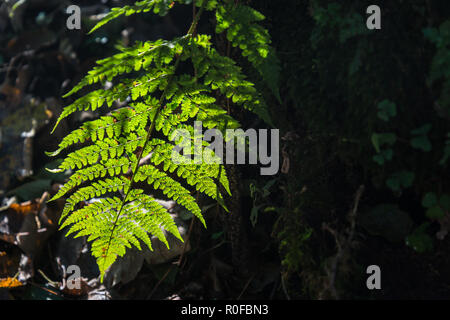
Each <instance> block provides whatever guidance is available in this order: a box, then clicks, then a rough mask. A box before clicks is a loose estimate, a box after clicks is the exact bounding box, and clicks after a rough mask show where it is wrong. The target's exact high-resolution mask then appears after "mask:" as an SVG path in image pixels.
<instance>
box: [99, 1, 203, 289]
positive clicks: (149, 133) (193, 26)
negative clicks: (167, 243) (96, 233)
mask: <svg viewBox="0 0 450 320" xmlns="http://www.w3.org/2000/svg"><path fill="white" fill-rule="evenodd" d="M207 1H208V0H204V1H203V2H202V6H201V8H200V10H199V11H198V13H197V15H196V16H195V17H194V20H193V21H192V24H191V26H190V28H189V30H188V32H187V34H186V36H188V37H189V38H190V39H192V37H193V36H194V32H195V30H196V28H197V24H198V21H199V20H200V17H201V15H202V13H203V11H204V9H205V4H206V2H207ZM180 61H181V53H180V55H179V56H178V57H177V59H176V61H175V65H174V70H173V73H172V74H171V75H170V77H169V79H168V82H167V85H166V87H165V88H164V91H163V93H162V94H161V97H160V98H159V103H158V107H157V109H156V112H155V115H154V117H153V121H152V123H151V125H150V127H149V129H148V131H147V135H146V137H145V142H144V145H143V147H142V149H141V151H140V152H139V156H138V158H137V160H136V164H135V166H134V169H133V172H132V175H131V180H130V181H131V182H130V187H129V188H128V190H127V192H126V193H125V195H124V198H123V201H122V203H121V205H120V208H119V210H118V211H117V215H116V217H115V220H114V223H113V228H112V230H111V234H110V236H109V240H108V245H107V246H106V250H105V256H106V257H107V256H108V251H109V248H110V245H111V240H112V237H113V234H114V231H115V229H116V227H117V222H118V220H119V217H120V214H121V212H122V209H123V207H124V206H125V203H126V201H127V198H128V195H129V194H130V191H131V190H132V188H131V185H132V184H133V181H134V177H135V175H136V173H137V171H138V169H139V163H140V162H141V159H142V156H143V154H144V151H145V149H146V148H147V145H148V142H149V141H150V139H151V137H152V134H153V131H154V130H155V125H156V119H157V118H158V116H159V113H160V111H161V107H162V105H163V102H164V100H165V98H166V95H167V91H168V90H167V89H168V88H169V87H170V84H171V83H172V81H173V78H174V76H175V72H176V70H177V69H178V66H179V64H180ZM105 263H106V259H105V260H104V261H103V267H102V269H104V266H105ZM101 277H102V280H103V274H102V276H101Z"/></svg>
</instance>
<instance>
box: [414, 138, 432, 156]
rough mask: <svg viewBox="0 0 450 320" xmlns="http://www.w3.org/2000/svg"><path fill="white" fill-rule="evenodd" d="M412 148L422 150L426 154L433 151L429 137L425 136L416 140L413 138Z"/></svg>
mask: <svg viewBox="0 0 450 320" xmlns="http://www.w3.org/2000/svg"><path fill="white" fill-rule="evenodd" d="M410 142H411V146H412V147H413V148H414V149H419V150H422V151H424V152H430V151H431V149H432V145H431V142H430V140H429V139H428V137H427V136H425V135H423V136H419V137H416V138H412V139H411V141H410Z"/></svg>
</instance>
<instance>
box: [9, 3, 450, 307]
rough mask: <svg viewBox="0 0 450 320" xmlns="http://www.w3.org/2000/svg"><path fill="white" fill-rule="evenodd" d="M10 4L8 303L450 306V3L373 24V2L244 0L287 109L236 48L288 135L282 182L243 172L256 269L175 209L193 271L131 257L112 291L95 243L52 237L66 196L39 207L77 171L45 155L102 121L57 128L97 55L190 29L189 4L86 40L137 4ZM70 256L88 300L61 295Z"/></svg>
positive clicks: (389, 9) (387, 13) (403, 9)
mask: <svg viewBox="0 0 450 320" xmlns="http://www.w3.org/2000/svg"><path fill="white" fill-rule="evenodd" d="M13 2H14V1H12V2H9V3H7V2H5V1H1V2H0V44H1V45H0V200H1V201H2V204H1V207H2V208H1V209H0V210H1V211H0V278H3V279H5V278H8V277H9V278H11V277H14V275H17V272H18V274H19V275H18V279H19V280H21V281H23V283H26V285H23V286H20V287H18V288H16V289H11V288H10V289H3V290H2V289H0V296H1V297H2V298H6V299H11V298H15V299H44V298H50V299H62V298H70V299H80V298H84V297H86V296H89V297H90V298H96V297H97V296H96V295H97V294H102V295H103V296H104V297H106V296H107V297H112V298H118V299H145V298H151V299H163V298H167V297H172V298H173V297H179V298H181V299H186V298H191V299H200V298H204V299H213V298H227V299H228V298H230V299H236V298H243V299H244V298H245V299H252V298H261V299H448V298H450V237H449V236H448V231H449V228H450V185H449V184H450V179H449V177H450V175H449V170H448V158H449V157H450V126H449V120H450V3H449V2H448V0H410V1H402V0H396V1H382V0H379V1H376V2H377V3H376V4H377V5H379V6H380V7H381V14H382V29H381V30H368V29H367V28H366V19H367V17H368V16H367V15H366V8H367V7H368V6H369V5H371V4H374V3H372V2H373V1H365V0H361V1H354V0H342V1H329V0H298V1H293V0H290V1H289V0H278V1H269V0H258V1H256V0H254V1H245V2H246V3H249V4H250V5H251V6H252V7H254V8H255V9H257V10H259V11H261V12H262V13H263V14H264V15H265V16H266V18H267V19H266V20H265V21H264V25H265V27H266V28H267V29H268V30H269V31H270V34H271V36H272V40H273V46H274V47H275V48H276V50H277V55H278V58H279V60H280V67H281V78H280V81H279V85H280V96H281V101H278V100H277V99H276V98H275V97H273V96H272V95H270V91H269V90H267V89H265V88H264V83H262V81H261V80H260V79H259V77H258V74H257V72H256V71H254V70H253V69H252V68H251V66H249V65H248V63H247V62H246V61H245V59H243V58H242V57H241V56H240V53H239V51H237V50H235V51H232V53H231V54H232V57H233V58H234V59H235V60H237V61H239V62H240V63H241V64H242V65H243V66H244V68H245V70H246V72H247V74H250V77H251V79H252V81H255V82H256V83H257V85H258V86H259V87H260V88H261V90H262V91H263V92H266V95H267V96H266V97H265V98H266V100H267V102H268V104H269V107H270V113H271V116H272V119H273V122H274V125H275V127H276V128H279V129H280V136H281V137H282V138H281V145H280V157H281V164H282V167H281V171H280V172H279V174H277V175H276V176H273V177H263V176H259V174H258V172H259V170H258V168H253V167H250V166H249V167H246V166H242V167H240V166H238V170H239V171H240V172H239V176H240V180H239V183H238V184H237V185H238V187H239V194H240V195H241V197H240V214H241V215H242V221H243V226H242V228H240V229H239V230H240V231H239V232H242V233H243V236H242V237H243V238H245V239H247V241H246V242H243V243H242V244H241V245H242V246H245V249H246V250H243V252H244V253H243V255H244V257H243V258H242V259H245V264H246V268H238V267H237V266H236V264H237V265H239V261H238V262H236V261H235V260H236V259H235V256H234V255H233V251H234V252H236V250H239V249H238V248H236V244H233V243H230V239H229V237H228V231H227V230H226V229H225V228H224V227H223V225H222V223H221V222H220V219H218V217H217V215H216V214H215V210H208V208H205V212H206V219H207V221H208V225H209V227H208V229H207V230H204V229H203V228H202V227H201V226H200V225H199V224H193V223H191V221H190V218H189V217H185V219H183V212H181V213H180V224H182V225H184V228H185V229H186V232H189V235H190V248H189V249H190V250H187V251H186V252H182V256H183V261H182V263H180V264H179V265H174V264H172V260H171V259H160V260H158V259H157V258H155V259H156V260H157V263H154V262H153V263H149V262H148V261H147V262H144V261H143V260H142V258H139V255H138V254H137V253H130V257H131V258H129V259H128V260H124V261H123V262H121V264H120V266H119V267H118V268H119V269H117V270H115V273H114V275H113V276H111V277H110V279H109V280H108V281H107V283H106V284H105V285H100V284H99V283H97V282H96V281H95V277H96V276H97V272H98V270H95V261H93V260H92V258H91V257H90V254H89V252H86V250H85V249H86V246H87V244H86V243H85V240H83V239H81V240H73V239H65V238H64V232H63V231H60V232H58V231H57V226H56V222H57V221H58V214H60V212H61V208H62V206H63V203H61V202H57V203H55V204H49V205H45V201H43V200H42V199H44V198H45V197H43V196H44V195H45V193H46V192H48V193H49V194H54V193H55V191H56V190H57V188H58V186H59V184H60V183H62V182H64V180H65V179H66V178H67V177H66V176H64V175H59V176H55V175H51V174H50V173H48V172H46V171H45V168H46V167H47V168H49V167H50V168H51V167H55V166H56V163H55V160H54V159H51V158H48V157H47V156H46V155H45V153H44V151H53V150H56V149H57V145H58V143H59V141H60V140H61V138H62V137H63V136H64V135H65V134H67V133H68V132H69V131H70V130H73V129H74V128H76V127H77V126H78V125H79V124H80V123H81V122H82V121H84V120H86V119H90V118H93V117H96V116H97V114H95V113H87V112H83V113H81V114H79V115H77V116H74V117H72V118H71V119H70V120H69V121H65V122H63V123H62V125H61V126H60V127H59V129H58V130H57V131H56V132H55V133H54V134H53V135H50V131H51V129H52V128H53V125H54V123H55V121H56V119H57V117H58V116H59V114H60V112H61V110H62V107H63V106H65V105H67V101H64V100H63V99H62V98H61V97H62V95H63V94H64V93H66V92H67V91H68V90H69V89H70V88H71V87H72V86H73V85H75V84H76V83H77V82H78V81H79V80H80V79H81V77H82V76H83V75H85V74H86V73H87V71H89V70H90V69H91V68H92V67H93V66H94V64H95V61H96V60H98V59H101V58H104V57H106V56H109V55H111V54H113V53H114V52H115V50H116V49H115V45H116V44H117V43H121V44H123V45H128V44H132V43H133V42H134V41H136V40H156V39H159V38H166V39H171V38H173V37H174V36H178V35H181V34H183V33H184V32H185V31H186V30H185V29H186V26H187V25H188V24H189V22H190V21H191V19H192V9H191V8H190V7H186V6H181V5H178V4H177V5H175V7H174V8H173V10H172V11H171V12H170V14H169V15H168V16H166V17H163V18H161V17H158V16H154V15H151V14H142V15H138V16H132V17H130V18H126V17H124V18H121V19H117V20H116V21H114V22H111V23H110V24H108V25H107V26H105V27H104V28H102V29H100V30H99V31H97V32H95V33H94V34H92V35H87V31H88V30H89V29H90V28H91V27H93V26H94V25H95V23H96V19H97V18H98V15H100V14H102V13H105V12H107V11H108V10H109V9H110V8H111V7H114V6H122V5H124V4H126V3H132V2H133V1H111V0H105V1H100V0H98V1H71V2H69V1H62V0H61V1H60V0H48V1H40V0H34V1H25V3H24V4H23V5H21V6H19V7H18V8H16V9H15V10H12V3H13ZM70 4H77V5H80V6H81V7H82V17H83V20H82V30H80V31H71V30H68V29H67V28H66V27H65V26H66V19H67V17H68V15H67V14H65V9H66V8H67V6H68V5H70ZM96 17H97V18H96ZM205 20H206V21H204V22H203V24H202V25H201V26H200V31H208V30H211V29H210V28H209V27H208V26H209V23H210V22H213V17H209V19H205ZM222 40H223V39H220V38H218V39H217V43H218V44H219V45H220V43H221V41H222ZM237 116H238V118H239V120H240V121H241V122H242V123H243V125H244V127H252V126H254V125H255V119H254V118H252V117H249V116H246V115H245V114H241V115H237ZM258 125H260V123H258ZM205 206H206V205H205ZM44 229H45V230H44ZM37 231H39V232H37ZM20 233H24V234H25V235H24V237H23V238H22V240H20V241H19V242H17V238H15V237H16V236H17V235H18V234H20ZM15 239H16V240H15ZM175 250H176V249H175ZM182 251H184V250H182ZM175 252H176V251H175ZM178 253H181V252H178ZM172 258H173V257H172ZM133 259H134V260H133ZM241 263H242V261H241ZM70 264H78V265H80V266H81V268H82V275H83V277H84V278H85V279H86V280H83V281H84V282H83V290H82V292H60V291H59V290H58V289H55V286H52V285H51V282H52V281H54V282H59V281H62V278H64V276H65V274H64V272H65V271H64V270H65V268H66V267H67V266H68V265H70ZM369 265H378V266H380V268H381V271H382V289H381V290H368V289H367V287H366V279H367V277H368V275H367V274H366V268H367V267H368V266H369Z"/></svg>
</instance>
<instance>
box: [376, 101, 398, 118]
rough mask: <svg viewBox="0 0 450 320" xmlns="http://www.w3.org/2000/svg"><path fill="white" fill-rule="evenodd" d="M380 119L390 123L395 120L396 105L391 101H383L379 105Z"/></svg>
mask: <svg viewBox="0 0 450 320" xmlns="http://www.w3.org/2000/svg"><path fill="white" fill-rule="evenodd" d="M378 110H379V111H378V113H377V115H378V118H380V119H381V120H383V121H386V122H387V121H389V119H390V118H393V117H395V116H396V115H397V106H396V105H395V103H393V102H392V101H389V100H383V101H381V102H380V103H379V104H378Z"/></svg>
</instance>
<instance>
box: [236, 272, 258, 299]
mask: <svg viewBox="0 0 450 320" xmlns="http://www.w3.org/2000/svg"><path fill="white" fill-rule="evenodd" d="M255 275H256V274H253V275H252V276H251V277H250V279H248V281H247V283H246V284H245V286H244V288H243V289H242V291H241V293H240V294H239V296H238V297H237V298H236V300H241V297H242V295H243V294H244V292H245V291H246V290H247V288H248V286H249V285H250V283H251V282H252V280H253V278H254V277H255Z"/></svg>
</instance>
